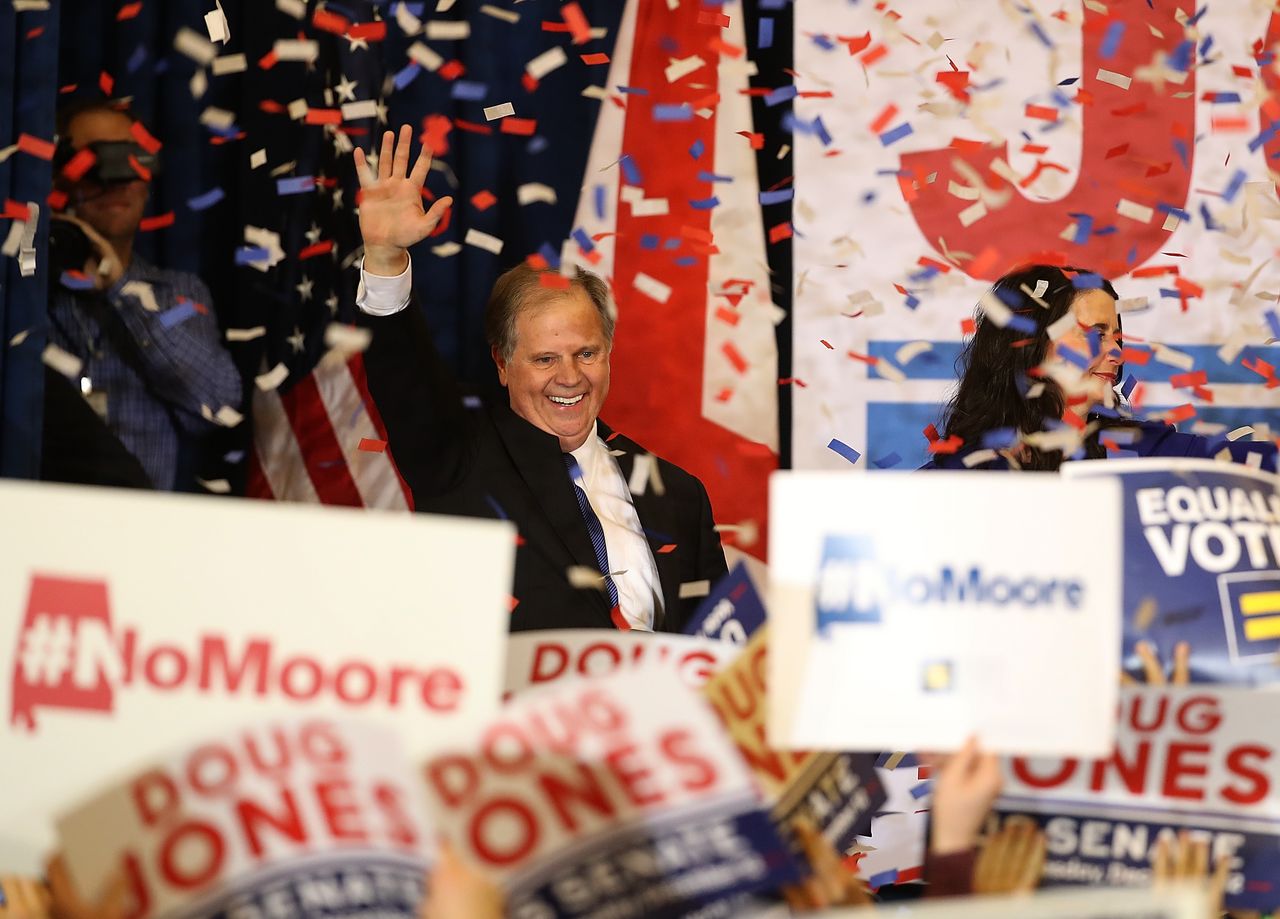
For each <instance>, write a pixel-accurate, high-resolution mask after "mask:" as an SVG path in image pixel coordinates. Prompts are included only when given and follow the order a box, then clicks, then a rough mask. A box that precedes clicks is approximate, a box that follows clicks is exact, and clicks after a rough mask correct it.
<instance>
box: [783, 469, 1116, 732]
mask: <svg viewBox="0 0 1280 919" xmlns="http://www.w3.org/2000/svg"><path fill="white" fill-rule="evenodd" d="M770 487H771V491H770V525H771V527H772V530H771V535H770V545H771V547H772V553H773V555H772V559H771V562H770V567H769V572H770V579H771V580H770V585H769V609H770V612H771V623H770V642H771V646H770V650H769V685H770V696H771V698H770V703H771V709H770V725H769V728H770V741H771V742H772V743H773V744H774V745H775V746H779V747H784V748H799V749H826V750H911V749H936V750H944V749H954V748H956V747H959V746H960V745H961V744H962V743H963V742H964V740H965V738H966V737H968V736H969V735H970V734H974V733H976V734H977V735H978V736H980V737H981V738H982V741H983V744H984V745H985V746H986V747H987V748H988V749H991V750H995V751H998V752H1008V753H1024V754H1030V753H1042V754H1050V753H1053V754H1058V755H1062V754H1078V755H1101V754H1103V753H1105V752H1106V751H1107V750H1108V749H1110V747H1111V743H1112V739H1113V737H1114V731H1115V719H1114V707H1115V699H1116V681H1115V680H1114V679H1112V678H1111V675H1113V674H1115V673H1116V672H1117V670H1118V669H1119V635H1120V580H1119V573H1120V571H1119V569H1120V520H1119V513H1120V511H1119V508H1120V497H1119V495H1120V489H1119V486H1118V485H1117V484H1116V483H1115V482H1112V481H1108V480H1105V479H1102V480H1098V481H1088V482H1085V481H1079V482H1063V481H1062V480H1060V479H1057V478H1056V477H1048V476H1010V475H1006V474H1003V473H979V472H962V473H960V472H958V473H943V472H938V473H930V474H928V475H917V474H900V473H891V472H882V473H877V474H875V475H873V476H866V475H861V474H857V473H821V472H790V473H776V474H775V475H774V476H773V478H772V479H771V482H770ZM1082 660H1087V661H1089V662H1090V666H1089V667H1081V666H1080V664H1079V662H1080V661H1082ZM1100 675H1106V676H1107V678H1105V679H1104V678H1101V677H1100ZM849 700H861V701H860V702H859V705H858V717H856V718H851V717H849Z"/></svg>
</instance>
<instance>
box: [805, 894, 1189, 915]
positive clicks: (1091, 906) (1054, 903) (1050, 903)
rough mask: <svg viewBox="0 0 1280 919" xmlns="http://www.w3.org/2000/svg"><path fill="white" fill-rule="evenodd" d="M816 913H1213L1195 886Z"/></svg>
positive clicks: (942, 900) (971, 899) (945, 900)
mask: <svg viewBox="0 0 1280 919" xmlns="http://www.w3.org/2000/svg"><path fill="white" fill-rule="evenodd" d="M816 915H817V917H819V919H836V917H842V919H843V917H848V919H868V917H870V916H877V915H892V916H894V917H895V919H1204V917H1205V916H1208V915H1209V898H1208V896H1207V895H1206V894H1205V893H1204V892H1203V891H1202V890H1199V889H1197V888H1192V887H1171V888H1168V889H1165V890H1150V889H1148V890H1116V889H1102V890H1075V891H1060V890H1055V891H1050V892H1048V893H1037V894H1035V895H1034V896H1009V895H1001V896H987V897H943V898H939V899H937V900H923V901H916V902H908V903H902V902H899V903H894V904H893V905H892V906H885V907H882V908H880V909H877V910H875V911H874V912H872V911H868V910H866V909H833V910H828V911H826V912H823V913H817V914H816Z"/></svg>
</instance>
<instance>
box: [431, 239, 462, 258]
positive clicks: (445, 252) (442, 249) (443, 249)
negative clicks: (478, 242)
mask: <svg viewBox="0 0 1280 919" xmlns="http://www.w3.org/2000/svg"><path fill="white" fill-rule="evenodd" d="M461 251H462V246H461V244H459V243H455V242H447V243H441V244H440V245H438V246H432V247H431V254H432V255H434V256H436V257H438V258H448V257H449V256H451V255H457V254H458V253H459V252H461Z"/></svg>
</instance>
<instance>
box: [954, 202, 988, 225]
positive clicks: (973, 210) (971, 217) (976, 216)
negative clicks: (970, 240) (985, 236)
mask: <svg viewBox="0 0 1280 919" xmlns="http://www.w3.org/2000/svg"><path fill="white" fill-rule="evenodd" d="M957 216H958V217H959V218H960V226H962V227H967V226H969V225H971V224H974V223H977V222H978V221H979V220H981V219H982V218H983V217H985V216H987V206H986V205H985V204H984V203H983V202H981V201H975V202H974V203H973V204H970V205H969V206H968V207H966V208H965V209H964V210H962V211H961V212H960V213H959V214H958V215H957Z"/></svg>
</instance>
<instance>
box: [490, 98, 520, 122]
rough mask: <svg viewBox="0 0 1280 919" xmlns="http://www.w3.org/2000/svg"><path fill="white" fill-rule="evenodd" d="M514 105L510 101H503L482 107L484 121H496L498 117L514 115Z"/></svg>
mask: <svg viewBox="0 0 1280 919" xmlns="http://www.w3.org/2000/svg"><path fill="white" fill-rule="evenodd" d="M515 113H516V107H515V106H514V105H512V104H511V103H510V102H503V103H500V104H498V105H487V106H485V109H484V120H485V121H497V120H498V119H499V118H506V117H507V116H508V115H514V114H515Z"/></svg>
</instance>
